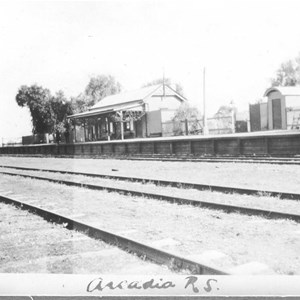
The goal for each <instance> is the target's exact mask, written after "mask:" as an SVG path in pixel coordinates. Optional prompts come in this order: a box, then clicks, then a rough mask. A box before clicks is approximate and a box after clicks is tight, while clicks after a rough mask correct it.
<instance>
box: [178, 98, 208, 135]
mask: <svg viewBox="0 0 300 300" xmlns="http://www.w3.org/2000/svg"><path fill="white" fill-rule="evenodd" d="M200 120H201V115H200V112H199V110H198V109H197V107H195V106H191V105H189V104H188V103H186V102H184V103H182V104H181V105H180V106H179V108H178V109H177V110H176V112H175V115H174V117H173V122H174V123H175V124H176V123H177V126H175V128H176V127H177V129H175V133H176V134H177V135H181V134H183V132H184V131H185V132H186V134H187V133H189V134H197V133H199V132H200V131H201V128H202V126H201V124H200V123H201V122H200ZM183 123H184V124H185V130H182V126H181V124H183Z"/></svg>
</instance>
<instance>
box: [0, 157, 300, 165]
mask: <svg viewBox="0 0 300 300" xmlns="http://www.w3.org/2000/svg"><path fill="white" fill-rule="evenodd" d="M1 156H11V157H58V158H97V159H119V160H137V161H163V162H199V163H200V162H208V163H247V164H276V165H300V160H299V158H298V157H296V158H293V157H290V158H276V157H266V158H264V157H225V156H224V157H211V158H208V157H207V158H205V157H199V158H197V157H193V156H189V155H187V156H172V155H168V156H159V155H130V156H128V155H126V156H125V155H122V156H119V155H95V154H76V155H67V154H61V155H57V154H49V155H47V154H22V155H20V154H0V157H1Z"/></svg>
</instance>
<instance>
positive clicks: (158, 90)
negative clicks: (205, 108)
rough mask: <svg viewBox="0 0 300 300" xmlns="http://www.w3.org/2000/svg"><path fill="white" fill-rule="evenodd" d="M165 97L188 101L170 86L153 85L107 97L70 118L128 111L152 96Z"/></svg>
mask: <svg viewBox="0 0 300 300" xmlns="http://www.w3.org/2000/svg"><path fill="white" fill-rule="evenodd" d="M163 95H166V96H176V97H178V98H179V99H180V100H181V101H186V99H185V98H184V97H183V96H181V95H180V94H178V93H177V92H176V91H175V90H173V89H172V88H171V87H169V86H168V85H165V88H164V87H163V85H162V84H159V85H152V86H148V87H144V88H141V89H138V90H133V91H128V92H123V93H120V94H116V95H111V96H107V97H105V98H103V99H102V100H100V101H99V102H98V103H96V104H95V105H94V106H92V107H91V108H90V109H89V110H88V111H86V112H83V113H79V114H75V115H72V116H68V118H81V117H88V116H93V115H98V114H103V113H106V112H110V111H116V110H121V109H128V108H126V105H129V106H131V105H136V104H137V103H139V104H140V105H141V104H142V103H143V102H144V101H145V100H147V99H149V98H151V97H152V96H163ZM122 105H123V106H122ZM124 105H125V106H124Z"/></svg>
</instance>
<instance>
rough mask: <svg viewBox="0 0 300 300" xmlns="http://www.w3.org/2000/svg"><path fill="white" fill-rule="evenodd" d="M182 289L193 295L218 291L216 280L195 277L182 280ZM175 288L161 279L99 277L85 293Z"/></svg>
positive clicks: (90, 284) (171, 283) (173, 284)
mask: <svg viewBox="0 0 300 300" xmlns="http://www.w3.org/2000/svg"><path fill="white" fill-rule="evenodd" d="M183 285H184V289H185V290H187V291H188V290H189V291H191V292H193V293H195V294H205V293H211V292H213V291H217V290H219V287H218V280H217V279H214V278H209V279H206V280H205V281H203V280H199V278H198V277H196V276H188V277H186V278H184V282H183ZM174 288H176V283H175V282H172V281H164V280H163V279H162V278H160V279H159V280H157V279H150V280H147V281H129V280H122V281H118V282H115V281H106V280H104V279H103V278H101V277H98V278H95V279H94V280H92V281H91V282H89V284H88V285H87V292H89V293H93V292H102V291H114V290H122V291H126V290H167V289H174Z"/></svg>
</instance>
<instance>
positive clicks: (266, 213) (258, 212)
mask: <svg viewBox="0 0 300 300" xmlns="http://www.w3.org/2000/svg"><path fill="white" fill-rule="evenodd" d="M0 174H4V175H10V176H21V177H24V178H31V179H36V180H44V181H49V182H52V183H59V184H64V185H67V186H75V187H82V188H87V189H91V190H105V191H109V192H117V193H119V194H123V195H124V194H125V195H129V196H139V197H148V198H152V199H157V200H163V201H167V202H171V203H176V204H184V205H193V206H199V207H205V208H209V209H215V210H223V211H225V212H227V213H232V212H234V213H237V212H238V213H241V214H245V215H251V216H261V217H266V218H269V219H290V220H293V221H296V222H300V215H297V214H291V213H284V212H280V211H276V210H263V209H259V208H251V207H245V206H236V205H231V204H224V203H218V202H211V201H202V200H194V199H188V198H180V197H174V196H169V195H166V194H159V193H153V192H152V193H148V192H141V191H138V190H132V189H124V188H116V187H111V186H107V185H106V186H101V185H93V184H87V183H81V182H74V181H66V180H60V179H53V178H47V177H39V176H32V175H25V174H18V173H9V172H2V171H0Z"/></svg>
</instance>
